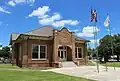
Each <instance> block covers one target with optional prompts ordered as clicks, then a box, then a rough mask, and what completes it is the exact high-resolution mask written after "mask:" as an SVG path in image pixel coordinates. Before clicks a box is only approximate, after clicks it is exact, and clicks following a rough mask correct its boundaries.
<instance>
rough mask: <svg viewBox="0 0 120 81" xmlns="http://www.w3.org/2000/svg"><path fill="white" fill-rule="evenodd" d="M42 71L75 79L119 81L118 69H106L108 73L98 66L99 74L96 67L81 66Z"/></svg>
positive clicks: (119, 69) (119, 73)
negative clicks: (75, 77) (70, 76)
mask: <svg viewBox="0 0 120 81" xmlns="http://www.w3.org/2000/svg"><path fill="white" fill-rule="evenodd" d="M42 71H52V72H56V73H61V74H67V75H72V76H77V77H84V78H87V79H93V80H97V81H120V68H116V70H114V68H113V67H108V71H107V72H106V69H105V67H104V66H100V72H99V73H98V72H97V70H96V66H81V67H76V68H75V67H71V68H56V69H50V70H42Z"/></svg>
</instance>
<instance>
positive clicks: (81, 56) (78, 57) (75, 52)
mask: <svg viewBox="0 0 120 81" xmlns="http://www.w3.org/2000/svg"><path fill="white" fill-rule="evenodd" d="M76 48H77V57H75V58H79V57H78V48H81V58H83V48H82V47H75V49H76ZM75 54H76V51H75Z"/></svg>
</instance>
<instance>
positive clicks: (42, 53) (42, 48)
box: [39, 46, 46, 59]
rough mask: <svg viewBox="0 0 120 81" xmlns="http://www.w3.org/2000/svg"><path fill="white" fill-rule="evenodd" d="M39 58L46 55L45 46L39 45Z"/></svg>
mask: <svg viewBox="0 0 120 81" xmlns="http://www.w3.org/2000/svg"><path fill="white" fill-rule="evenodd" d="M39 50H40V59H43V58H45V56H46V46H40V49H39Z"/></svg>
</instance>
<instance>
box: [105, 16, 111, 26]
mask: <svg viewBox="0 0 120 81" xmlns="http://www.w3.org/2000/svg"><path fill="white" fill-rule="evenodd" d="M109 25H110V19H109V15H108V16H107V18H106V20H105V21H104V26H105V27H109Z"/></svg>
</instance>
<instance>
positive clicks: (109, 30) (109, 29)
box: [108, 25, 115, 70]
mask: <svg viewBox="0 0 120 81" xmlns="http://www.w3.org/2000/svg"><path fill="white" fill-rule="evenodd" d="M108 32H109V35H110V36H111V37H112V33H111V28H110V25H109V26H108ZM110 43H111V50H112V55H113V59H114V50H113V39H111V41H110ZM113 67H114V70H115V61H114V60H113Z"/></svg>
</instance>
